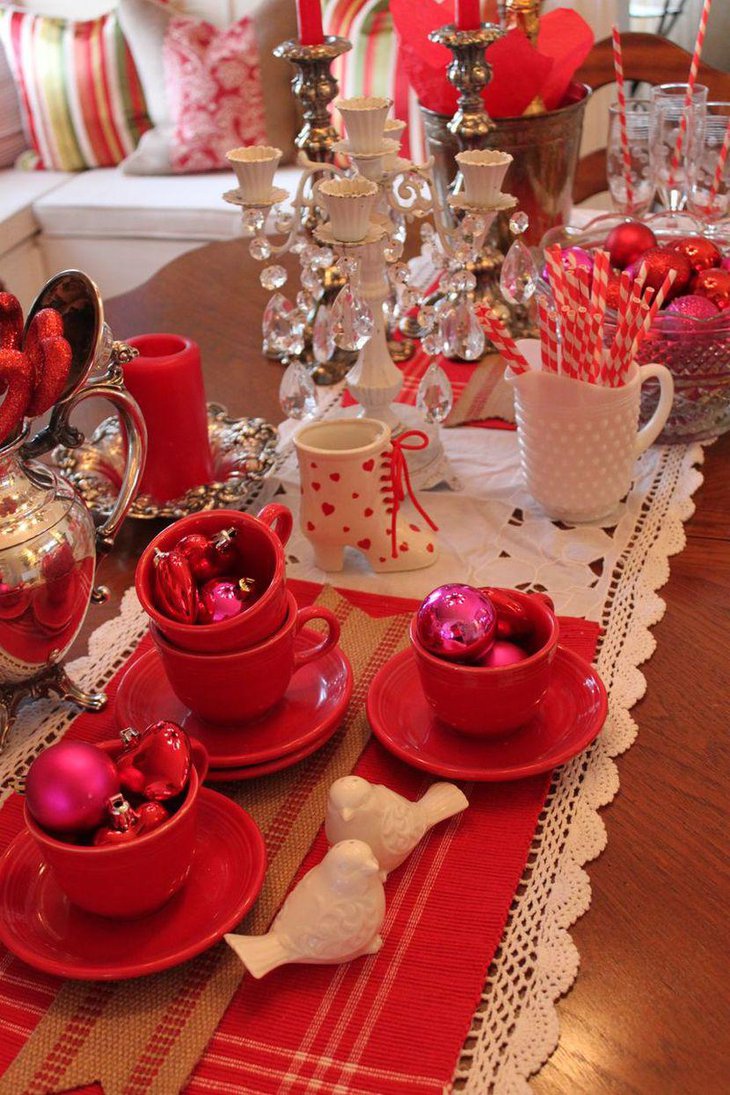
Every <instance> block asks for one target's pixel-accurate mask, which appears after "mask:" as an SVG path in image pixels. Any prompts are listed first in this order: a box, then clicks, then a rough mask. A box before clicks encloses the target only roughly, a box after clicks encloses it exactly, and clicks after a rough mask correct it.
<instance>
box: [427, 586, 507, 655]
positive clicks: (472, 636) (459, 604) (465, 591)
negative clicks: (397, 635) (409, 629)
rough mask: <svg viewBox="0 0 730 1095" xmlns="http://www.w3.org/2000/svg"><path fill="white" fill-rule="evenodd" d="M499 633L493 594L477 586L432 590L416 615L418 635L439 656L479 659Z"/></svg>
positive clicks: (429, 649) (428, 648)
mask: <svg viewBox="0 0 730 1095" xmlns="http://www.w3.org/2000/svg"><path fill="white" fill-rule="evenodd" d="M496 632H497V611H496V609H495V607H494V605H493V604H492V601H491V599H490V597H489V596H488V595H487V594H486V593H484V592H482V590H481V589H474V587H473V586H467V585H460V584H456V583H454V584H450V585H444V586H439V587H438V588H437V589H434V590H433V591H432V592H431V593H429V595H428V597H426V599H425V600H424V601H423V603H422V604H421V607H420V608H419V609H418V612H417V614H416V634H417V636H418V638H419V640H420V641H421V643H422V644H423V645H424V646H425V648H426V650H428V651H430V653H431V654H434V655H435V656H436V657H437V658H445V659H446V660H447V661H460V662H475V661H477V660H478V659H479V658H481V657H482V656H483V655H484V654H486V652H487V651H488V650H489V648H490V646H491V645H492V643H493V642H494V637H495V634H496Z"/></svg>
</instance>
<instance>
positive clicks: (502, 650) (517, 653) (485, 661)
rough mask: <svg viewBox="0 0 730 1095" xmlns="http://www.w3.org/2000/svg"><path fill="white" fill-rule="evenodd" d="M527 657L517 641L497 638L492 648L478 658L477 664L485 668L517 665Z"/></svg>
mask: <svg viewBox="0 0 730 1095" xmlns="http://www.w3.org/2000/svg"><path fill="white" fill-rule="evenodd" d="M527 657H529V655H528V654H526V653H525V651H524V650H523V649H522V647H521V646H518V645H517V643H511V642H509V641H508V640H507V639H497V641H496V643H495V644H494V646H493V647H492V649H491V650H488V651H487V653H486V654H485V655H484V656H483V657H482V658H480V659H479V664H480V665H482V666H484V667H485V668H486V669H502V668H504V666H506V665H517V664H518V662H523V661H524V660H525V658H527Z"/></svg>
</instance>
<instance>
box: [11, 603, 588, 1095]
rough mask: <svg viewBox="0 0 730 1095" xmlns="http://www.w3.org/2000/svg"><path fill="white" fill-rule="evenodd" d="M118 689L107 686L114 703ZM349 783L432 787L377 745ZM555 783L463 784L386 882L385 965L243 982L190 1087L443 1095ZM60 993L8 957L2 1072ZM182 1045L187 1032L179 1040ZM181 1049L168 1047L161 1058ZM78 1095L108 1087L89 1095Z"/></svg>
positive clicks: (77, 731) (103, 725)
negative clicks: (450, 811)
mask: <svg viewBox="0 0 730 1095" xmlns="http://www.w3.org/2000/svg"><path fill="white" fill-rule="evenodd" d="M290 584H291V587H292V589H293V591H294V592H295V594H296V596H297V599H298V600H299V602H300V603H301V604H307V603H311V602H312V601H313V600H314V599H315V598H316V597H317V596H318V595H319V594H320V593H321V588H320V587H319V586H317V585H314V584H312V583H303V582H291V583H290ZM341 592H342V595H343V597H344V598H345V599H346V601H343V602H342V604H343V605H345V604H350V605H352V606H355V608H357V609H360V610H361V611H362V612H365V613H367V614H368V615H369V616H372V617H380V618H382V617H385V616H390V615H393V614H398V613H400V614H403V613H406V612H408V611H409V610H411V609H412V608H413V603H412V602H407V601H402V600H398V599H395V598H383V597H379V596H377V595H374V594H362V593H355V592H351V591H344V590H343V591H341ZM341 612H342V615H343V616H344V617H347V615H348V613H349V612H350V609H348V608H347V607H343V608H342V610H341ZM359 618H361V619H364V617H359ZM400 618H401V620H403V621H404V622H405V620H406V619H407V617H406V616H405V615H401V617H400ZM404 625H405V623H404V624H403V626H404ZM561 637H562V641H563V642H564V643H565V644H566V645H567V646H569V647H570V648H571V649H573V650H575V651H576V652H577V653H579V654H580V655H581V656H583V657H586V658H587V659H588V660H590V659H591V658H592V656H593V653H594V650H595V644H596V641H597V637H598V627H597V625H595V624H592V623H587V622H585V621H582V620H574V619H562V620H561ZM118 677H119V674H118V675H117V678H115V680H114V681H113V682H112V684H111V686H110V688H109V692H110V698H111V699H112V701H113V695H114V691H115V688H116V685H117V682H118ZM112 709H113V702H112V703H110V710H109V711H108V712H107V713H104V714H102V715H97V716H90V715H81V716H79V718H78V719H76V720H75V722H74V724H73V726H72V728H71V730H70V734H71V735H72V736H74V737H80V738H86V739H87V740H94V739H96V740H100V739H102V738H104V737H108V736H109V735H110V731H111V730H112V725H113V714H112ZM312 763H316V761H315V758H311V759H310V761H307V762H303V764H302V766H301V771H303V772H306V771H307V769H306V768H305V765H307V764H312ZM355 771H357V772H358V773H359V774H361V775H363V776H365V777H366V778H368V779H370V780H373V781H375V782H383V783H386V784H387V785H388V786H390V787H393V788H394V789H395V790H398V791H400V792H401V793H403V794H406V795H407V796H409V797H412V798H415V797H417V795H418V794H420V793H422V792H423V790H424V789H425V787H426V786H428V784H429V783H430V782H431V781H430V779H429V778H428V777H425V776H424V774H423V773H420V772H416V771H414V770H413V769H410V768H409V767H407V766H406V765H404V764H402V763H401V762H400V761H398V760H396V759H395V758H393V757H391V756H390V755H389V754H388V753H386V752H385V751H384V750H383V749H382V748H381V747H380V746H379V745H378V744H377V743H376V742H374V741H371V742H370V744H369V745H367V747H366V749H365V751H364V753H363V754H362V755H361V757H360V760H359V761H358V762H357V764H356V766H355ZM549 781H550V777H549V776H540V777H535V778H533V779H530V780H523V781H520V782H517V783H509V784H503V785H494V784H489V785H476V786H466V787H465V790H466V792H467V795H468V797H469V799H470V807H469V809H468V811H466V812H465V814H463V815H462V816H461V817H460V818H457V819H452V820H451V821H450V822H447V823H445V824H444V825H441V826H439V827H437V829H436V830H435V831H434V832H433V833H432V834H431V836H430V837H429V838H428V839H426V840H424V841H423V842H422V844H421V845H419V847H418V849H417V850H416V852H414V853H413V855H412V856H411V857H410V859H409V860H408V861H407V862H406V863H405V864H404V865H403V866H402V867H401V868H400V869H399V870H398V871H395V872H394V873H393V874H392V875H391V876H390V878H389V880H388V882H387V886H386V896H387V920H386V924H385V927H384V931H383V934H384V937H385V945H384V947H383V949H382V950H381V951H380V953H379V954H378V955H377V956H374V957H373V958H368V959H363V960H358V961H357V962H353V963H350V964H349V965H345V966H337V967H314V966H289V967H284V968H282V969H280V970H277V971H275V972H274V973H272V974H271V975H269V976H268V977H267V978H265V979H264V980H262V981H260V982H256V981H254V980H253V979H251V978H248V977H247V978H244V980H243V981H242V982H241V984H240V986H239V988H238V989H237V990H236V992H235V994H234V996H233V998H232V1001H231V1003H230V1006H229V1007H228V1009H227V1011H226V1013H225V1015H224V1017H223V1019H222V1021H221V1022H220V1024H219V1026H218V1029H217V1030H216V1032H215V1034H214V1035H213V1037H212V1039H211V1041H210V1042H209V1044H208V1047H207V1049H206V1051H205V1053H204V1055H203V1056H202V1058H201V1060H200V1061H199V1064H198V1066H197V1068H196V1069H195V1071H194V1073H193V1075H192V1078H191V1079H190V1082H189V1084H188V1086H187V1089H186V1090H188V1091H190V1092H196V1093H197V1092H200V1093H202V1092H204V1091H205V1092H210V1091H216V1092H231V1093H233V1092H255V1093H262V1095H263V1093H268V1092H286V1091H291V1092H302V1091H305V1090H306V1091H311V1092H314V1091H316V1092H332V1093H333V1095H334V1093H335V1092H343V1091H350V1092H378V1093H382V1095H387V1093H390V1092H404V1091H407V1092H433V1091H436V1090H443V1089H444V1088H445V1087H446V1086H447V1085H448V1084H449V1081H450V1078H451V1076H452V1074H453V1070H454V1066H455V1064H456V1062H457V1060H458V1057H459V1053H460V1050H461V1047H462V1045H463V1042H464V1039H465V1038H466V1036H467V1034H468V1031H469V1028H470V1025H471V1021H472V1016H473V1013H474V1010H475V1007H476V1005H477V1003H478V1001H479V999H480V996H481V992H482V987H483V983H484V978H485V975H486V971H487V969H488V968H489V965H490V962H491V960H492V958H493V956H494V953H495V950H496V948H497V946H498V945H499V941H500V939H501V935H502V931H503V928H504V923H505V920H506V917H507V914H508V911H509V907H510V904H511V902H512V899H513V896H514V893H515V891H516V888H517V886H518V883H519V880H520V878H521V876H522V874H523V871H524V867H525V863H526V859H527V855H528V852H529V848H530V844H531V841H532V838H533V835H534V831H535V826H536V824H537V819H538V817H539V813H540V810H541V809H542V806H543V803H544V798H545V794H546V791H547V788H548V785H549ZM261 782H263V781H261ZM21 825H22V815H21V801H20V799H19V796H13V798H11V799H10V800H9V801H8V803H6V804H5V806H4V807H3V809H2V810H1V811H0V847H4V846H5V845H6V844H7V842H8V841H9V840H10V839H11V838H12V836H13V835H14V834H15V833H16V832H18V831H19V829H20V826H21ZM323 850H324V837H323V834H322V833H321V832H320V834H319V835H318V836H317V838H316V839H315V841H314V844H313V845H312V847H311V849H310V850H309V852H308V853H307V854H306V856H305V859H304V861H303V863H302V865H301V868H300V870H299V875H301V873H303V871H305V870H307V869H308V868H309V867H310V866H312V865H313V864H314V863H315V862H317V861H318V859H319V858H320V857H321V855H322V852H323ZM299 875H298V876H299ZM298 876H297V877H298ZM159 976H164V975H159ZM148 980H151V979H148ZM61 985H62V982H61V981H60V980H59V979H57V978H52V977H48V976H46V975H44V974H40V973H38V972H36V971H34V970H32V969H31V968H29V967H28V966H26V965H25V964H24V963H22V962H20V961H19V960H17V959H15V958H13V957H12V956H10V955H8V954H5V953H0V1030H1V1031H2V1037H0V1069H2V1070H4V1069H5V1068H6V1067H7V1065H8V1064H9V1063H10V1062H11V1061H12V1060H13V1059H14V1057H15V1056H16V1055H17V1053H18V1051H19V1050H20V1049H21V1047H22V1046H23V1045H24V1043H25V1042H26V1041H27V1039H28V1038H29V1036H30V1034H31V1033H32V1032H33V1030H34V1029H35V1027H36V1026H37V1024H38V1023H39V1021H40V1020H41V1018H42V1017H43V1015H44V1014H45V1012H46V1011H47V1009H48V1008H49V1006H50V1004H51V1003H52V1001H53V999H54V997H55V995H56V993H57V992H58V990H59V988H60V987H61ZM94 1022H95V1017H94V1016H87V1017H84V1016H79V1023H80V1026H78V1027H77V1035H78V1037H79V1038H80V1039H81V1040H83V1038H84V1037H85V1028H84V1024H85V1023H91V1024H92V1025H93V1023H94ZM110 1034H111V1036H112V1037H113V1032H110ZM184 1036H185V1035H184V1032H182V1031H181V1032H180V1033H179V1037H181V1038H182V1037H184ZM174 1051H175V1047H174V1044H173V1045H171V1046H170V1047H166V1049H165V1052H167V1053H174ZM87 1078H88V1079H91V1076H88V1077H87V1076H84V1079H87ZM79 1079H81V1077H79ZM154 1082H155V1077H154V1076H153V1075H150V1079H149V1082H142V1083H140V1082H139V1081H138V1082H136V1083H134V1085H133V1087H132V1086H124V1087H120V1088H118V1090H119V1091H120V1093H121V1092H129V1095H131V1092H132V1090H134V1091H135V1092H142V1091H146V1090H148V1089H151V1088H152V1086H153V1084H154ZM178 1086H179V1085H177V1086H176V1088H175V1090H177V1089H178ZM21 1090H23V1091H27V1092H31V1091H34V1092H38V1093H39V1095H40V1093H41V1092H42V1091H43V1090H45V1089H44V1088H43V1087H38V1086H36V1085H30V1086H27V1087H25V1086H24V1087H23V1088H22V1089H21V1088H16V1089H15V1091H17V1093H18V1095H20V1092H21ZM52 1090H61V1088H53V1089H52ZM83 1090H84V1091H87V1092H92V1091H93V1092H96V1091H99V1090H100V1089H99V1088H98V1087H95V1086H94V1085H92V1086H91V1087H88V1088H84V1089H83ZM156 1090H158V1091H160V1090H163V1091H165V1095H167V1093H168V1091H169V1092H170V1095H172V1089H170V1088H168V1089H165V1088H164V1087H162V1088H160V1086H159V1084H158V1086H157V1088H156ZM15 1091H14V1092H13V1095H15ZM109 1091H111V1088H109V1089H108V1092H109Z"/></svg>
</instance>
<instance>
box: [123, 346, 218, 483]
mask: <svg viewBox="0 0 730 1095" xmlns="http://www.w3.org/2000/svg"><path fill="white" fill-rule="evenodd" d="M127 342H128V343H129V345H130V346H135V347H136V348H137V349H138V350H139V356H138V357H135V358H134V359H133V360H132V361H130V362H128V363H127V364H126V365H124V366H123V369H124V383H125V384H126V386H127V388H128V390H129V391H130V392H131V394H132V395H133V396H134V398H135V399H136V400H137V402H138V403H139V405H140V407H141V409H142V414H143V415H144V420H145V422H146V423H147V436H148V447H147V463H146V465H145V470H144V474H143V476H142V482H141V484H140V488H139V490H140V494H150V495H152V497H153V498H154V499H155V500H156V501H158V502H166V501H168V500H169V499H171V498H179V497H180V496H181V495H182V494H184V493H185V491H187V490H189V489H190V488H191V487H199V486H200V485H201V484H202V483H210V482H211V480H212V478H213V461H212V458H211V453H210V444H209V442H208V416H207V412H206V403H205V388H204V387H203V374H202V372H201V369H200V350H199V349H198V346H197V344H196V343H195V342H192V341H191V340H190V339H188V338H182V337H181V336H180V335H138V336H137V337H136V338H129V339H127Z"/></svg>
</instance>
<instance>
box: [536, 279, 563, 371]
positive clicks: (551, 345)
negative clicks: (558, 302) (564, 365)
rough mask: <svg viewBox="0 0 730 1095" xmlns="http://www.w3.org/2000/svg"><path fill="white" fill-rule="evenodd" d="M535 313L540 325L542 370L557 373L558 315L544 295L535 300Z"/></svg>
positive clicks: (558, 354) (558, 355) (558, 357)
mask: <svg viewBox="0 0 730 1095" xmlns="http://www.w3.org/2000/svg"><path fill="white" fill-rule="evenodd" d="M537 314H538V318H539V326H540V356H541V358H542V368H543V372H546V373H557V372H559V370H560V352H559V350H558V317H557V315H556V314H555V312H554V310H553V309H552V308H550V307H549V305H548V302H547V301H546V300H545V297H540V299H539V300H538V302H537Z"/></svg>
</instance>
